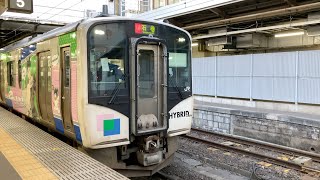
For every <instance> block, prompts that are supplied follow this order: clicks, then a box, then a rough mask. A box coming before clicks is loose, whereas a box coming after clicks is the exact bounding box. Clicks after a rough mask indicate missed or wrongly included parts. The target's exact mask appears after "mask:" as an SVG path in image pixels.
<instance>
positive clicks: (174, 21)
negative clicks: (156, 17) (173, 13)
mask: <svg viewBox="0 0 320 180" xmlns="http://www.w3.org/2000/svg"><path fill="white" fill-rule="evenodd" d="M168 21H169V22H170V23H171V24H173V25H175V26H178V27H183V26H184V24H182V23H181V22H178V21H176V20H174V19H168Z"/></svg>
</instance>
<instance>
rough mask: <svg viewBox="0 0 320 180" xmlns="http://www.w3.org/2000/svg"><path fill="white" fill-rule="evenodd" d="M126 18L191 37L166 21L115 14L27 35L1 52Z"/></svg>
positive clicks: (126, 19) (125, 19)
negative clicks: (80, 28)
mask: <svg viewBox="0 0 320 180" xmlns="http://www.w3.org/2000/svg"><path fill="white" fill-rule="evenodd" d="M128 20H137V21H142V22H151V23H157V24H162V25H166V26H170V27H172V28H175V29H178V30H180V31H184V32H185V33H187V34H188V35H189V37H190V39H191V36H190V34H189V33H188V32H187V31H186V30H184V29H181V28H179V27H176V26H173V25H171V24H168V23H164V22H161V21H153V20H144V19H137V18H127V17H121V16H116V17H98V18H90V19H83V20H80V21H77V22H74V23H70V24H67V25H65V26H62V27H59V28H56V29H53V30H51V31H48V32H46V33H43V34H41V35H38V36H36V37H27V38H25V39H22V40H20V41H17V42H15V43H13V44H10V45H8V46H6V47H4V48H3V51H2V52H8V51H12V50H14V49H17V48H21V47H26V46H29V45H32V44H35V43H38V42H41V41H44V40H47V39H50V38H53V37H57V36H60V35H62V34H65V33H68V32H72V31H75V30H76V29H77V27H78V26H79V25H84V26H85V25H88V24H90V25H91V24H93V23H96V22H101V21H103V22H108V21H128ZM0 52H1V51H0Z"/></svg>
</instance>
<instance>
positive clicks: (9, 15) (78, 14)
mask: <svg viewBox="0 0 320 180" xmlns="http://www.w3.org/2000/svg"><path fill="white" fill-rule="evenodd" d="M90 1H91V0H54V1H53V0H0V49H1V48H3V47H5V46H7V45H9V44H11V43H13V42H16V41H19V40H21V39H23V38H26V37H32V36H37V35H38V34H42V33H44V32H47V31H50V30H52V29H55V28H57V27H60V26H64V25H65V24H67V23H71V22H75V21H78V20H81V19H83V18H85V17H87V16H88V15H87V14H88V12H90V11H91V12H92V11H95V10H101V7H102V4H104V3H105V0H95V3H92V1H91V2H90ZM28 3H31V5H30V4H28ZM9 6H10V7H11V9H10V7H9ZM21 9H22V10H21Z"/></svg>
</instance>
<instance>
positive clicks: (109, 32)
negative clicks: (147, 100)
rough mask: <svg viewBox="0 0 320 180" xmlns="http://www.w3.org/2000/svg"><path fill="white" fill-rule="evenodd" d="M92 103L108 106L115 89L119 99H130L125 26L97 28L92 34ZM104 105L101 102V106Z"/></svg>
mask: <svg viewBox="0 0 320 180" xmlns="http://www.w3.org/2000/svg"><path fill="white" fill-rule="evenodd" d="M88 46H89V47H88V48H89V63H88V64H89V103H93V104H100V105H105V103H106V102H107V101H106V99H101V97H105V98H111V97H112V96H113V92H114V90H115V89H118V90H119V94H118V96H127V94H128V92H127V90H126V88H127V86H126V82H127V80H126V76H125V68H126V67H125V57H126V47H127V40H126V33H125V28H124V24H122V23H114V24H113V23H111V24H102V25H97V26H95V27H94V28H92V29H91V31H90V32H89V42H88ZM100 101H101V102H100Z"/></svg>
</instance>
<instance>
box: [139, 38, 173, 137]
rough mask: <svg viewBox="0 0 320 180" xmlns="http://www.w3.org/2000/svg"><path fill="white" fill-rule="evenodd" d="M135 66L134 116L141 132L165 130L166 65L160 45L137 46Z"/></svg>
mask: <svg viewBox="0 0 320 180" xmlns="http://www.w3.org/2000/svg"><path fill="white" fill-rule="evenodd" d="M137 52H138V56H137V64H136V68H137V69H136V70H137V74H136V76H137V77H136V83H137V84H136V85H137V92H136V96H137V97H136V99H137V102H136V108H137V109H136V115H137V117H138V130H140V131H141V133H142V132H147V131H155V130H159V129H163V128H166V123H165V122H166V116H165V115H166V111H167V108H166V101H167V92H166V86H165V84H166V79H167V75H166V74H167V73H166V72H167V68H166V67H167V65H166V64H167V63H166V60H165V59H166V58H164V57H165V56H163V49H162V46H160V45H146V44H139V45H138V46H137Z"/></svg>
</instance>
